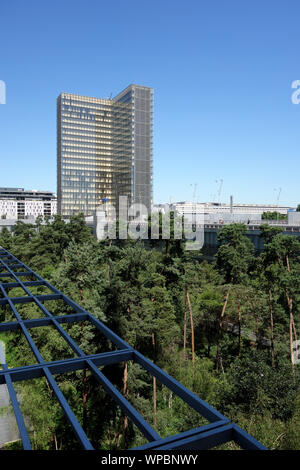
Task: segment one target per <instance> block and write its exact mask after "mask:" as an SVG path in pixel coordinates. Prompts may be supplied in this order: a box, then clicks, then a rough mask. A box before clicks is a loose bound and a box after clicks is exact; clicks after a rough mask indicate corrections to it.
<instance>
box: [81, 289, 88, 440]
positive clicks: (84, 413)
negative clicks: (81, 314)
mask: <svg viewBox="0 0 300 470" xmlns="http://www.w3.org/2000/svg"><path fill="white" fill-rule="evenodd" d="M79 292H80V300H81V303H83V302H84V299H83V291H82V289H80V291H79ZM84 327H85V323H84V321H83V322H81V341H83V340H84ZM86 405H87V377H86V368H84V369H83V371H82V428H83V430H84V431H86V424H87V409H86Z"/></svg>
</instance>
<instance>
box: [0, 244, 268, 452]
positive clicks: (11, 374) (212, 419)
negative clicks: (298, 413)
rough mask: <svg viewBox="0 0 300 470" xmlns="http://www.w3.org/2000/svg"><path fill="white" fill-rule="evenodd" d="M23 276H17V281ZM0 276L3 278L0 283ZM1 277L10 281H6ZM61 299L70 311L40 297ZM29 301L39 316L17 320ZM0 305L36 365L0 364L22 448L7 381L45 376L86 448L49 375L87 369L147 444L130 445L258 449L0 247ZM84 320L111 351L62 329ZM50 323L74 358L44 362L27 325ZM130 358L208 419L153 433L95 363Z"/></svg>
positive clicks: (4, 326) (22, 429)
mask: <svg viewBox="0 0 300 470" xmlns="http://www.w3.org/2000/svg"><path fill="white" fill-rule="evenodd" d="M28 276H30V279H34V280H31V281H25V280H24V277H28ZM22 278H23V280H22ZM1 279H3V280H4V281H5V282H1ZM7 279H9V281H11V282H6V281H7ZM37 286H44V287H47V288H48V289H49V290H50V291H51V294H47V295H34V294H33V293H32V292H31V291H30V290H29V287H37ZM16 287H18V288H21V289H23V291H24V296H21V297H9V296H8V292H9V289H12V288H16ZM60 299H62V300H63V301H64V302H65V303H66V304H67V305H69V306H70V307H72V309H73V310H74V312H76V313H74V314H69V315H62V316H54V315H52V314H51V313H50V312H49V311H48V310H47V309H46V307H45V306H44V305H43V302H45V301H48V300H54V301H56V300H60ZM28 302H31V303H34V304H35V305H36V306H37V307H38V308H39V309H40V311H41V318H37V319H32V320H22V318H21V316H20V314H19V313H18V309H17V306H18V304H25V303H28ZM0 305H6V306H9V307H10V308H11V310H12V312H13V314H14V316H15V319H16V321H12V322H5V323H0V331H13V330H19V331H22V332H23V334H24V335H25V337H26V340H27V342H28V344H29V346H30V348H31V350H32V352H33V354H34V356H35V358H36V360H37V364H34V365H30V366H24V367H16V368H8V367H7V364H5V363H4V364H1V366H2V370H0V384H5V383H6V385H7V388H8V392H9V395H10V399H11V403H12V407H13V410H14V414H15V417H16V422H17V425H18V429H19V433H20V436H21V440H22V444H23V448H24V449H25V450H28V449H31V443H30V439H29V436H28V433H27V430H26V426H25V423H24V418H23V416H22V413H21V410H20V407H19V403H18V400H17V396H16V392H15V390H14V386H13V383H14V382H17V381H22V380H29V379H33V378H38V377H45V378H46V379H47V381H48V383H49V385H50V387H51V389H52V391H53V393H54V395H55V397H56V399H57V400H58V402H59V404H60V406H61V408H62V409H63V411H64V414H65V416H66V417H67V419H68V421H69V423H70V424H71V426H72V428H73V430H74V433H75V435H76V437H77V439H78V441H79V443H80V444H81V447H82V448H83V449H86V450H92V449H93V446H92V444H91V442H90V441H89V439H88V437H87V435H86V434H85V432H84V430H83V429H82V427H81V425H80V424H79V422H78V421H77V419H76V417H75V415H74V413H73V411H72V410H71V407H70V405H69V404H68V402H67V400H66V398H65V397H64V395H63V393H62V391H61V390H60V388H59V386H58V384H57V383H56V381H55V379H54V377H53V376H54V374H64V373H67V372H70V371H75V370H82V369H85V368H86V369H88V370H90V371H91V373H92V375H93V376H94V377H95V378H96V380H97V381H98V382H99V384H100V385H101V386H102V387H103V388H104V390H105V391H106V392H107V393H108V394H109V395H110V396H111V397H112V398H113V399H114V400H115V401H116V403H117V404H118V405H119V406H120V407H121V409H122V410H123V412H124V413H125V415H127V416H128V418H130V419H131V420H132V422H133V423H134V424H135V425H136V426H137V427H138V429H139V430H140V431H141V432H142V434H143V435H144V436H145V437H146V438H147V440H148V441H149V443H148V444H145V445H142V446H140V447H137V448H135V449H134V450H173V449H174V450H175V449H177V450H182V449H190V450H191V449H192V450H198V449H210V448H212V447H215V446H217V445H220V444H223V443H225V442H229V441H234V442H236V443H237V444H238V445H239V446H240V447H241V448H243V449H251V450H264V449H266V448H265V447H264V446H263V445H262V444H260V443H259V442H258V441H257V440H255V439H254V438H253V437H252V436H250V435H249V434H247V433H246V432H244V431H243V430H242V429H240V428H239V427H238V426H236V425H235V424H233V423H232V422H230V421H229V420H228V419H227V418H225V417H224V416H223V415H222V414H221V413H219V412H218V411H217V410H215V409H214V408H212V407H211V406H210V405H209V404H207V403H206V402H205V401H203V400H201V399H200V398H199V397H198V396H197V395H196V394H194V393H192V392H191V391H189V390H188V389H187V388H185V387H184V386H183V385H181V384H180V383H179V382H177V380H175V379H174V378H172V377H171V376H169V375H168V374H166V373H165V372H164V371H163V370H162V369H160V368H159V367H157V366H156V365H155V364H153V363H152V362H151V361H149V360H148V359H147V358H146V357H144V356H143V355H142V354H140V353H139V352H138V351H136V350H135V349H133V348H132V347H131V346H129V345H128V344H127V343H126V342H125V341H123V340H122V339H121V338H120V337H119V336H117V335H116V334H115V333H114V332H113V331H111V330H110V329H109V328H107V326H105V325H104V324H103V323H102V322H101V321H99V320H98V319H96V318H95V317H94V316H93V315H91V314H90V313H89V312H87V311H86V310H84V309H83V308H82V307H80V306H79V305H78V304H76V303H75V302H74V301H73V300H71V299H70V298H69V297H67V296H66V295H64V294H63V293H62V292H60V291H59V290H58V289H56V288H55V287H53V286H52V285H51V284H49V282H47V281H45V280H44V279H42V278H41V277H40V276H39V275H38V274H36V273H35V272H34V271H32V270H31V269H30V268H29V267H27V266H26V265H25V264H23V263H21V261H19V260H18V259H17V258H16V257H15V256H13V255H12V254H11V253H9V252H8V251H6V250H4V249H1V248H0ZM83 320H88V321H90V322H91V323H92V324H93V325H94V326H95V327H96V328H97V329H98V330H99V331H100V332H101V333H102V334H104V335H105V336H106V338H108V339H109V340H110V341H111V342H112V343H113V344H114V345H115V346H116V347H117V348H118V349H117V350H115V351H110V352H105V353H99V354H94V355H86V354H84V352H83V351H82V350H81V349H80V348H79V346H78V345H77V344H76V342H74V340H73V339H72V338H71V337H70V336H69V335H68V333H67V332H66V331H65V330H64V328H63V326H62V325H63V324H64V323H74V322H82V321H83ZM47 325H52V326H54V327H55V328H56V330H57V331H58V332H59V334H60V335H61V336H62V337H63V338H64V339H65V340H66V342H67V343H68V345H69V346H70V347H71V348H72V350H73V351H74V352H75V354H76V357H75V358H71V359H65V360H58V361H52V362H45V361H44V360H43V358H42V356H41V354H40V352H39V350H38V348H37V347H36V345H35V343H34V341H33V339H32V337H31V336H30V333H29V330H30V329H31V328H34V327H39V326H47ZM130 360H131V361H134V362H136V363H138V364H139V365H140V366H142V367H143V368H144V369H145V370H146V371H148V372H149V373H150V374H151V375H152V376H155V377H156V378H157V379H158V380H159V381H160V382H161V383H162V384H164V385H165V386H166V387H168V388H169V389H170V390H171V391H172V392H173V393H174V394H176V395H177V396H179V397H180V398H181V399H182V400H183V401H184V402H186V403H187V404H188V405H189V406H190V407H191V408H193V409H194V410H196V411H197V412H198V413H199V414H200V415H201V416H202V417H204V418H206V419H207V420H208V421H209V423H210V424H208V425H205V426H201V427H199V428H195V429H192V430H189V431H186V432H183V433H180V434H177V435H173V436H170V437H167V438H164V439H162V438H161V437H160V436H159V434H158V433H157V432H156V431H155V430H154V429H153V428H152V427H151V426H150V424H149V423H148V422H147V421H145V419H144V418H143V417H142V416H141V415H140V414H139V413H138V411H137V410H136V409H135V408H134V407H133V406H132V405H131V404H130V403H129V402H128V401H127V400H126V398H125V397H124V396H123V395H122V394H121V393H120V392H119V391H118V390H117V389H116V388H115V386H114V385H113V384H112V383H111V382H110V381H109V380H108V379H107V377H106V376H105V375H104V374H103V373H102V372H101V371H100V370H99V369H98V367H99V366H103V365H108V364H117V363H120V362H126V361H130Z"/></svg>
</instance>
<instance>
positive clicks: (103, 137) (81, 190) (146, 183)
mask: <svg viewBox="0 0 300 470" xmlns="http://www.w3.org/2000/svg"><path fill="white" fill-rule="evenodd" d="M152 128H153V89H152V88H149V87H144V86H140V85H130V86H129V87H127V88H126V89H125V90H124V91H122V92H121V93H119V94H118V95H117V96H116V97H115V98H113V99H102V98H91V97H87V96H81V95H74V94H71V93H62V94H61V95H60V96H59V97H58V99H57V197H58V213H59V214H61V215H62V216H63V217H69V216H71V215H73V214H78V213H80V212H83V213H84V215H86V216H87V215H91V214H93V211H94V210H95V209H96V208H97V207H98V206H99V204H100V203H101V201H102V200H103V199H108V201H109V202H110V203H111V204H113V205H114V206H115V207H118V197H119V196H128V200H129V204H131V203H133V202H138V203H143V204H144V205H145V206H146V207H147V208H148V210H149V211H150V209H151V204H152Z"/></svg>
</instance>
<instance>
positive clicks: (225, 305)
mask: <svg viewBox="0 0 300 470" xmlns="http://www.w3.org/2000/svg"><path fill="white" fill-rule="evenodd" d="M230 289H231V286H230V287H229V289H228V291H227V293H226V297H225V301H224V304H223V308H222V312H221V317H220V320H219V327H218V344H217V360H216V369H217V371H218V370H219V367H220V366H221V363H222V358H221V333H222V328H223V318H224V315H225V312H226V307H227V304H228V299H229V294H230Z"/></svg>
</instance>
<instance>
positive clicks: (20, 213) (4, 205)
mask: <svg viewBox="0 0 300 470" xmlns="http://www.w3.org/2000/svg"><path fill="white" fill-rule="evenodd" d="M55 214H57V198H56V195H55V194H54V193H52V192H50V191H36V190H31V191H25V190H24V189H23V188H0V218H2V219H36V218H37V217H38V216H42V217H52V216H53V215H55Z"/></svg>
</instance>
